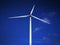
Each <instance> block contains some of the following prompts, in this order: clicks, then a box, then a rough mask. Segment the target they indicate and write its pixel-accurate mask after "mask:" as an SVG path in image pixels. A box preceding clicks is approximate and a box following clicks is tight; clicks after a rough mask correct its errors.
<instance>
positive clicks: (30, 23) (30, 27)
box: [9, 5, 50, 45]
mask: <svg viewBox="0 0 60 45" xmlns="http://www.w3.org/2000/svg"><path fill="white" fill-rule="evenodd" d="M34 8H35V5H33V7H32V10H31V12H30V14H28V15H24V16H14V17H9V19H13V18H26V17H30V19H29V45H32V18H35V19H37V20H39V21H42V22H44V23H47V24H50V23H49V22H48V21H46V20H43V19H40V18H38V17H36V16H33V15H32V13H33V10H34Z"/></svg>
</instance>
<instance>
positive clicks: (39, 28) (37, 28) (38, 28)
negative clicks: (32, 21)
mask: <svg viewBox="0 0 60 45" xmlns="http://www.w3.org/2000/svg"><path fill="white" fill-rule="evenodd" d="M39 30H41V27H36V28H35V30H34V31H33V32H37V31H39Z"/></svg>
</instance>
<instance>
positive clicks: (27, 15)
mask: <svg viewBox="0 0 60 45" xmlns="http://www.w3.org/2000/svg"><path fill="white" fill-rule="evenodd" d="M28 16H29V15H24V16H14V17H8V18H10V19H11V18H25V17H28Z"/></svg>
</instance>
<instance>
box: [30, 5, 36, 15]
mask: <svg viewBox="0 0 60 45" xmlns="http://www.w3.org/2000/svg"><path fill="white" fill-rule="evenodd" d="M34 8H35V5H33V8H32V10H31V12H30V15H32V13H33V10H34Z"/></svg>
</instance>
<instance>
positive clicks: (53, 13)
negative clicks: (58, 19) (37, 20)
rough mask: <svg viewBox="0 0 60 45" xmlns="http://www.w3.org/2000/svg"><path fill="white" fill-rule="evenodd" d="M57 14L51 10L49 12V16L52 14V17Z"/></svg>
mask: <svg viewBox="0 0 60 45" xmlns="http://www.w3.org/2000/svg"><path fill="white" fill-rule="evenodd" d="M55 15H56V12H49V13H48V16H50V17H53V16H55Z"/></svg>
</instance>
